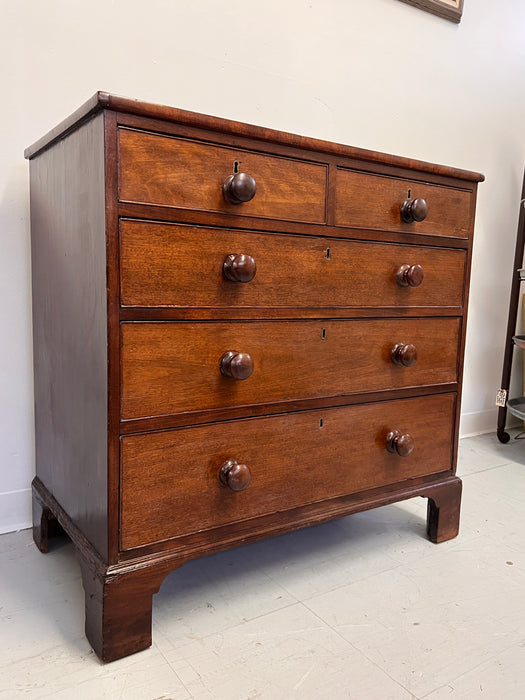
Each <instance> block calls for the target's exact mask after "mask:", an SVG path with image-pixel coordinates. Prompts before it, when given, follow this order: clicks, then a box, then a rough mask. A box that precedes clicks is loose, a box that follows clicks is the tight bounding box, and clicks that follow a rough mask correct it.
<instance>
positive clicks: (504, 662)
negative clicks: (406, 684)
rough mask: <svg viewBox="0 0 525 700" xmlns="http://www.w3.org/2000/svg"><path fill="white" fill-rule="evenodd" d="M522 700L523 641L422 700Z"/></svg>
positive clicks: (524, 690) (524, 684)
mask: <svg viewBox="0 0 525 700" xmlns="http://www.w3.org/2000/svg"><path fill="white" fill-rule="evenodd" d="M523 697H525V639H524V640H523V641H522V642H521V643H520V644H517V645H514V646H512V647H511V648H510V649H506V650H505V651H503V652H502V653H501V654H498V655H497V656H495V657H494V658H492V659H490V660H489V661H486V662H485V663H483V664H480V665H479V666H477V667H476V668H475V669H473V670H472V671H470V672H469V673H465V674H463V675H461V676H460V677H459V678H456V679H455V680H453V681H451V682H450V683H448V684H447V685H446V686H443V687H441V688H439V689H438V690H436V691H434V692H433V693H430V695H427V696H426V697H425V700H449V699H451V698H461V700H478V699H479V700H487V698H488V699H490V700H492V698H508V700H513V699H514V698H523Z"/></svg>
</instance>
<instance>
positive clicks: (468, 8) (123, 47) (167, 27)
mask: <svg viewBox="0 0 525 700" xmlns="http://www.w3.org/2000/svg"><path fill="white" fill-rule="evenodd" d="M0 18H1V20H0V61H1V62H0V65H1V66H2V71H3V75H2V82H1V87H2V110H1V112H0V126H1V130H0V132H1V133H2V134H3V139H2V141H3V143H2V148H1V149H0V236H1V255H0V266H1V270H0V293H1V298H2V309H3V314H2V323H1V328H2V342H1V343H0V358H1V361H0V385H1V397H2V401H1V402H0V532H1V531H2V530H3V531H7V530H9V529H15V528H18V527H21V526H27V525H29V522H30V516H29V511H30V498H29V484H30V480H31V478H32V475H33V460H34V454H33V452H34V445H33V428H32V423H33V414H32V372H31V322H30V313H31V305H30V255H29V221H28V166H27V163H26V162H25V161H24V159H23V155H22V153H23V150H24V147H26V146H28V145H29V144H30V143H32V142H33V141H34V140H36V139H37V138H39V137H40V136H41V135H43V133H45V132H46V131H47V130H48V129H49V128H51V127H52V126H54V125H55V124H56V123H57V122H58V121H60V120H61V119H63V118H64V117H65V116H67V115H68V114H69V113H70V112H71V111H73V110H74V109H75V108H76V107H78V106H79V105H80V104H81V103H82V102H83V101H84V100H85V99H87V98H88V97H89V96H90V95H91V94H92V93H94V92H95V91H96V90H99V89H100V90H107V91H110V92H114V93H116V94H121V95H125V96H127V97H136V98H140V99H144V100H147V101H152V102H160V103H164V104H169V105H174V106H178V107H182V108H186V109H190V110H194V111H198V112H204V113H208V114H214V115H218V116H223V117H226V118H231V119H237V120H240V121H246V122H251V123H254V124H259V125H263V126H268V127H273V128H275V129H279V130H284V131H292V132H296V133H300V134H305V135H308V136H313V137H318V138H322V139H328V140H333V141H339V142H341V143H347V144H351V145H354V146H359V147H363V148H370V149H374V150H382V151H386V152H389V153H396V154H399V155H404V156H410V157H414V158H420V159H423V160H428V161H434V162H440V163H444V164H447V165H454V166H458V167H462V168H467V169H472V170H479V171H482V172H484V173H485V175H486V177H487V181H486V183H484V184H482V185H481V186H480V191H479V199H478V210H477V225H476V241H475V254H474V266H473V275H472V288H471V310H470V317H469V326H468V337H467V356H466V363H465V385H464V398H463V417H462V431H463V433H472V432H477V431H484V430H492V429H494V428H495V424H496V413H495V409H494V406H493V404H494V397H495V392H496V390H497V388H498V387H499V382H500V375H501V365H502V353H503V343H504V334H505V328H506V314H507V306H508V297H509V286H510V274H511V268H512V259H513V251H514V239H515V233H516V224H517V216H518V200H519V194H520V187H521V178H522V172H523V166H524V155H525V3H524V2H523V0H506V2H496V0H465V10H464V16H463V20H462V22H461V24H460V25H459V26H457V25H454V24H452V23H450V22H447V21H445V20H442V19H439V18H438V17H435V16H433V15H430V14H428V13H425V12H422V11H420V10H417V9H415V8H413V7H411V6H409V5H406V4H404V3H401V2H398V0H264V2H258V3H257V2H249V1H248V0H228V2H220V1H219V0H191V1H190V0H148V2H142V1H139V0H90V2H85V0H83V1H82V2H80V1H79V0H47V2H40V0H17V2H11V1H9V0H0Z"/></svg>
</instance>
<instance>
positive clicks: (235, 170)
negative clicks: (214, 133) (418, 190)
mask: <svg viewBox="0 0 525 700" xmlns="http://www.w3.org/2000/svg"><path fill="white" fill-rule="evenodd" d="M240 164H241V162H240V161H239V160H234V161H233V172H234V173H238V172H239V165H240ZM409 191H410V190H409Z"/></svg>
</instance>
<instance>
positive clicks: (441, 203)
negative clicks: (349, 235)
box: [335, 169, 472, 238]
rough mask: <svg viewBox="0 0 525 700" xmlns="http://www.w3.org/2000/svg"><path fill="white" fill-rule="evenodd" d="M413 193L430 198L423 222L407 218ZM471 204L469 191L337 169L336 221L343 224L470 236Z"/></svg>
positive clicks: (428, 233) (388, 229) (414, 195)
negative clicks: (407, 205)
mask: <svg viewBox="0 0 525 700" xmlns="http://www.w3.org/2000/svg"><path fill="white" fill-rule="evenodd" d="M409 191H410V195H409V194H408V193H409ZM409 196H411V197H412V198H413V199H416V198H423V199H424V200H425V201H426V203H427V205H428V214H427V216H426V217H425V219H424V220H423V221H419V222H418V221H414V222H413V223H410V224H409V223H405V222H404V221H403V219H402V217H401V208H402V206H403V204H404V202H405V201H406V199H407V197H409ZM471 206H472V202H471V192H470V191H468V190H460V189H452V188H450V187H440V186H436V185H432V184H427V183H424V182H414V181H410V180H407V179H397V178H391V177H380V176H378V175H366V174H364V173H362V172H354V171H351V170H342V169H339V170H338V171H337V187H336V205H335V221H336V224H338V225H340V226H352V227H354V228H366V229H380V230H386V231H402V232H406V233H409V232H410V233H425V234H427V235H436V236H451V237H456V238H467V237H468V235H469V232H470V214H471Z"/></svg>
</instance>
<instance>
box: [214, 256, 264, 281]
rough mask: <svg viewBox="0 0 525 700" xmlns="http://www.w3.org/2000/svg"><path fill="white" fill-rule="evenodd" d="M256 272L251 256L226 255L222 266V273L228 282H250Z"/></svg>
mask: <svg viewBox="0 0 525 700" xmlns="http://www.w3.org/2000/svg"><path fill="white" fill-rule="evenodd" d="M256 272H257V265H256V264H255V260H254V259H253V258H252V256H251V255H237V254H236V253H232V254H231V255H228V257H227V258H226V260H225V261H224V263H223V264H222V273H223V275H224V276H225V277H226V279H227V280H230V282H251V281H252V279H253V278H254V277H255V273H256Z"/></svg>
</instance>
